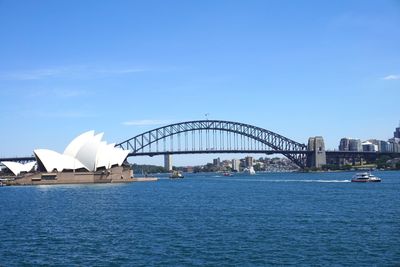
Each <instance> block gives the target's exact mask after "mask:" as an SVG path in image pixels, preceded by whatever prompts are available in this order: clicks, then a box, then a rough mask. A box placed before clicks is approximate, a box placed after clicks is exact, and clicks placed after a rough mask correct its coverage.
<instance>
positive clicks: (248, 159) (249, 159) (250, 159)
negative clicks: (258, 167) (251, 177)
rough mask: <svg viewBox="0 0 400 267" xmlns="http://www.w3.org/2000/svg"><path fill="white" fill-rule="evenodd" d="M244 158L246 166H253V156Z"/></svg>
mask: <svg viewBox="0 0 400 267" xmlns="http://www.w3.org/2000/svg"><path fill="white" fill-rule="evenodd" d="M244 160H245V161H244V162H245V166H246V168H250V167H253V162H254V161H253V157H250V156H247V157H246V158H245V159H244Z"/></svg>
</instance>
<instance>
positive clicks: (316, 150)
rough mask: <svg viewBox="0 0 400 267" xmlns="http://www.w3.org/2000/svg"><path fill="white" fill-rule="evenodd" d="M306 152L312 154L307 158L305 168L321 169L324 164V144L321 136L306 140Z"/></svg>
mask: <svg viewBox="0 0 400 267" xmlns="http://www.w3.org/2000/svg"><path fill="white" fill-rule="evenodd" d="M308 150H309V151H313V153H312V154H311V155H310V156H309V157H308V158H307V167H311V168H321V167H322V165H325V164H326V153H325V143H324V138H322V136H316V137H310V138H309V139H308Z"/></svg>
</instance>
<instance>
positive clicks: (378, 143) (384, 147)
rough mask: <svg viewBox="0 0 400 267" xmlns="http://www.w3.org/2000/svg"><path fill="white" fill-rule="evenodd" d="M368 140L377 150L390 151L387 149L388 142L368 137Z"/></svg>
mask: <svg viewBox="0 0 400 267" xmlns="http://www.w3.org/2000/svg"><path fill="white" fill-rule="evenodd" d="M368 142H370V143H372V144H374V145H375V146H376V151H377V152H390V150H389V142H387V141H383V140H377V139H370V140H368Z"/></svg>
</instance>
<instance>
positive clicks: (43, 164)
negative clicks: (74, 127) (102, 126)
mask: <svg viewBox="0 0 400 267" xmlns="http://www.w3.org/2000/svg"><path fill="white" fill-rule="evenodd" d="M102 138H103V133H100V134H95V132H94V131H89V132H85V133H83V134H81V135H79V136H78V137H76V138H75V139H74V140H72V141H71V143H69V145H68V146H67V147H66V148H65V150H64V152H63V153H62V154H60V153H58V152H55V151H52V150H48V149H36V150H34V152H33V153H34V156H35V158H36V162H28V163H25V164H22V163H16V162H10V161H8V162H7V161H6V162H1V164H2V165H4V166H5V167H6V171H7V172H8V173H10V174H11V175H12V176H14V179H12V181H13V184H21V185H22V184H53V183H54V184H59V183H61V184H68V183H111V182H128V181H132V177H133V172H132V170H131V168H130V166H129V164H127V162H126V158H127V156H128V154H129V151H128V150H123V149H121V148H117V147H115V144H107V142H105V141H102Z"/></svg>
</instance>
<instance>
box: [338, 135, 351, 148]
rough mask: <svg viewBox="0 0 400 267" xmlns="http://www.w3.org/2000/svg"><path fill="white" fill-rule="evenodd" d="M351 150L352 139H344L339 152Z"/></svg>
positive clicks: (341, 141) (341, 140)
mask: <svg viewBox="0 0 400 267" xmlns="http://www.w3.org/2000/svg"><path fill="white" fill-rule="evenodd" d="M349 149H350V138H346V137H345V138H342V139H340V143H339V151H349Z"/></svg>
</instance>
